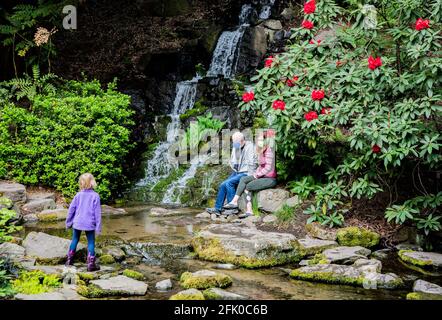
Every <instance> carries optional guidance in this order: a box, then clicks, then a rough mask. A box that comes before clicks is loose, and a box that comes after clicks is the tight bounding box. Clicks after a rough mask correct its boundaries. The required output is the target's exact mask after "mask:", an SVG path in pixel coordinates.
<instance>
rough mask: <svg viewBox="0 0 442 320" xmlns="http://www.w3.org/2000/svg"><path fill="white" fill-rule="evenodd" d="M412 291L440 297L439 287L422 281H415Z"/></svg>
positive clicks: (441, 293) (441, 290) (441, 292)
mask: <svg viewBox="0 0 442 320" xmlns="http://www.w3.org/2000/svg"><path fill="white" fill-rule="evenodd" d="M413 291H414V292H422V293H428V294H437V295H441V296H442V287H441V286H438V285H437V284H434V283H431V282H428V281H424V280H416V281H415V282H414V285H413Z"/></svg>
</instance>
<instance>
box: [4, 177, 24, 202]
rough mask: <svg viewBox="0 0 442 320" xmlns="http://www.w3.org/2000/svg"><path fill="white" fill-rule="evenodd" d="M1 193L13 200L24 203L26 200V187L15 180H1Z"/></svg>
mask: <svg viewBox="0 0 442 320" xmlns="http://www.w3.org/2000/svg"><path fill="white" fill-rule="evenodd" d="M0 195H3V196H5V197H7V198H9V199H11V200H12V201H13V202H17V203H23V202H25V201H26V187H25V186H24V185H22V184H19V183H14V182H0Z"/></svg>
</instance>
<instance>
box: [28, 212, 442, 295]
mask: <svg viewBox="0 0 442 320" xmlns="http://www.w3.org/2000/svg"><path fill="white" fill-rule="evenodd" d="M151 208H152V206H147V205H135V206H131V207H128V208H125V209H126V211H127V212H128V214H126V215H122V216H114V217H109V216H104V217H103V232H102V235H100V236H99V237H98V239H97V244H98V247H100V244H101V245H103V243H107V242H108V241H114V242H115V241H116V242H120V243H121V242H126V243H127V242H132V243H133V242H141V243H146V242H149V243H152V244H156V245H159V246H160V247H161V246H165V245H181V246H186V245H188V244H189V243H190V240H191V238H192V236H193V235H194V233H195V232H197V231H198V230H200V229H201V228H202V227H204V226H206V225H207V224H208V222H206V221H201V220H199V219H196V218H194V216H195V214H196V213H199V212H201V210H198V209H192V208H180V209H177V211H178V213H177V215H173V216H167V217H164V216H163V217H153V216H151V215H150V209H151ZM31 231H41V232H45V233H48V234H52V235H57V236H62V237H66V238H70V233H69V232H68V231H66V229H65V227H64V221H61V222H47V223H41V222H40V223H37V224H30V225H27V226H25V228H24V229H23V230H22V231H21V233H22V235H21V236H24V235H25V234H27V233H29V232H31ZM82 241H83V242H85V239H83V240H82ZM158 257H159V258H158ZM163 257H164V259H163ZM157 258H158V259H156V260H155V259H153V260H152V261H150V260H143V261H141V262H140V261H138V262H136V263H132V262H131V259H130V257H129V258H126V261H128V262H126V265H124V264H125V263H124V262H123V263H122V265H121V268H132V269H134V270H137V271H139V272H141V273H143V274H144V275H145V276H146V282H147V283H148V285H149V289H148V292H147V294H146V295H145V296H142V297H131V298H130V299H168V298H169V297H170V296H171V295H172V294H175V293H177V292H178V291H180V290H182V289H181V287H180V286H179V284H178V280H179V276H180V274H181V273H182V272H185V271H191V272H195V271H198V270H201V269H209V270H214V271H220V272H222V273H225V274H228V275H230V276H231V277H232V278H233V285H232V286H231V287H229V288H228V289H227V290H228V291H231V292H234V293H238V294H242V295H246V296H248V297H249V298H251V299H262V300H268V299H295V300H318V299H319V300H321V299H327V300H340V299H345V300H354V299H358V300H360V299H377V300H384V299H387V300H391V299H405V296H406V294H407V293H408V292H410V291H411V284H412V281H413V280H414V279H416V278H417V277H419V278H420V279H427V280H429V281H432V282H433V283H439V284H440V283H441V280H442V279H441V277H434V276H433V277H426V276H423V275H422V274H420V273H418V272H416V271H413V270H411V269H409V268H407V267H405V266H403V265H402V264H401V263H400V262H399V261H398V260H397V258H396V257H394V258H393V257H389V258H388V259H385V261H382V262H383V272H384V273H387V272H394V273H396V274H398V275H399V276H401V277H402V278H403V279H404V280H405V282H406V283H407V286H408V288H407V289H405V290H382V289H378V290H368V289H363V288H357V287H352V286H344V285H328V284H320V283H313V282H305V281H297V280H292V279H290V278H289V276H288V275H287V273H286V272H284V270H282V269H283V268H288V269H293V268H296V267H297V265H296V264H293V265H286V266H280V267H273V268H265V269H255V270H249V269H242V268H239V269H234V270H217V269H215V268H214V266H215V265H216V263H213V262H206V261H201V260H197V259H195V258H192V257H191V256H189V255H187V256H186V257H182V258H177V259H170V258H166V257H165V255H163V254H162V253H160V254H159V256H157ZM116 266H117V267H119V265H118V264H116ZM167 278H170V279H172V282H173V284H174V287H173V290H171V291H168V292H157V291H156V290H155V283H156V282H158V281H161V280H164V279H167ZM122 299H125V298H122Z"/></svg>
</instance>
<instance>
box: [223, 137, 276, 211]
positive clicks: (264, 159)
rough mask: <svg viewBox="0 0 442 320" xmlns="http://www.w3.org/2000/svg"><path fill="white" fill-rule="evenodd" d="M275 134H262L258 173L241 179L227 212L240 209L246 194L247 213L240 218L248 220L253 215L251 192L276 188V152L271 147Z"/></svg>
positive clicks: (258, 139) (259, 144)
mask: <svg viewBox="0 0 442 320" xmlns="http://www.w3.org/2000/svg"><path fill="white" fill-rule="evenodd" d="M274 135H275V132H274V131H273V130H270V129H269V130H266V131H264V132H262V133H261V134H260V135H259V136H258V137H257V140H256V153H257V154H258V159H259V162H258V163H259V166H258V168H257V169H256V171H255V172H254V173H253V174H251V175H247V176H244V177H242V178H241V180H240V182H239V185H238V188H237V189H236V194H235V197H234V198H233V199H232V201H231V202H229V203H228V204H227V205H225V206H224V207H223V209H225V210H233V209H238V200H239V198H240V197H241V195H242V193H243V192H244V193H245V194H246V201H247V207H246V212H245V213H243V214H241V215H240V216H239V218H246V217H248V216H251V215H252V214H253V212H252V197H251V192H253V191H260V190H264V189H269V188H273V187H274V186H276V168H275V163H276V162H275V152H274V149H273V148H272V147H271V146H272V145H273V138H274Z"/></svg>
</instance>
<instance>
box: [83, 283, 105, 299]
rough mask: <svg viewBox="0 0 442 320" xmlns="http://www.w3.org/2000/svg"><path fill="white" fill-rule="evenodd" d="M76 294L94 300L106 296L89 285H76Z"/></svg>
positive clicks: (102, 291)
mask: <svg viewBox="0 0 442 320" xmlns="http://www.w3.org/2000/svg"><path fill="white" fill-rule="evenodd" d="M77 293H78V294H79V295H81V296H83V297H85V298H89V299H96V298H103V297H106V296H107V293H106V292H105V291H104V290H101V289H100V288H98V287H97V286H95V285H93V284H90V285H87V286H86V285H78V286H77Z"/></svg>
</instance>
